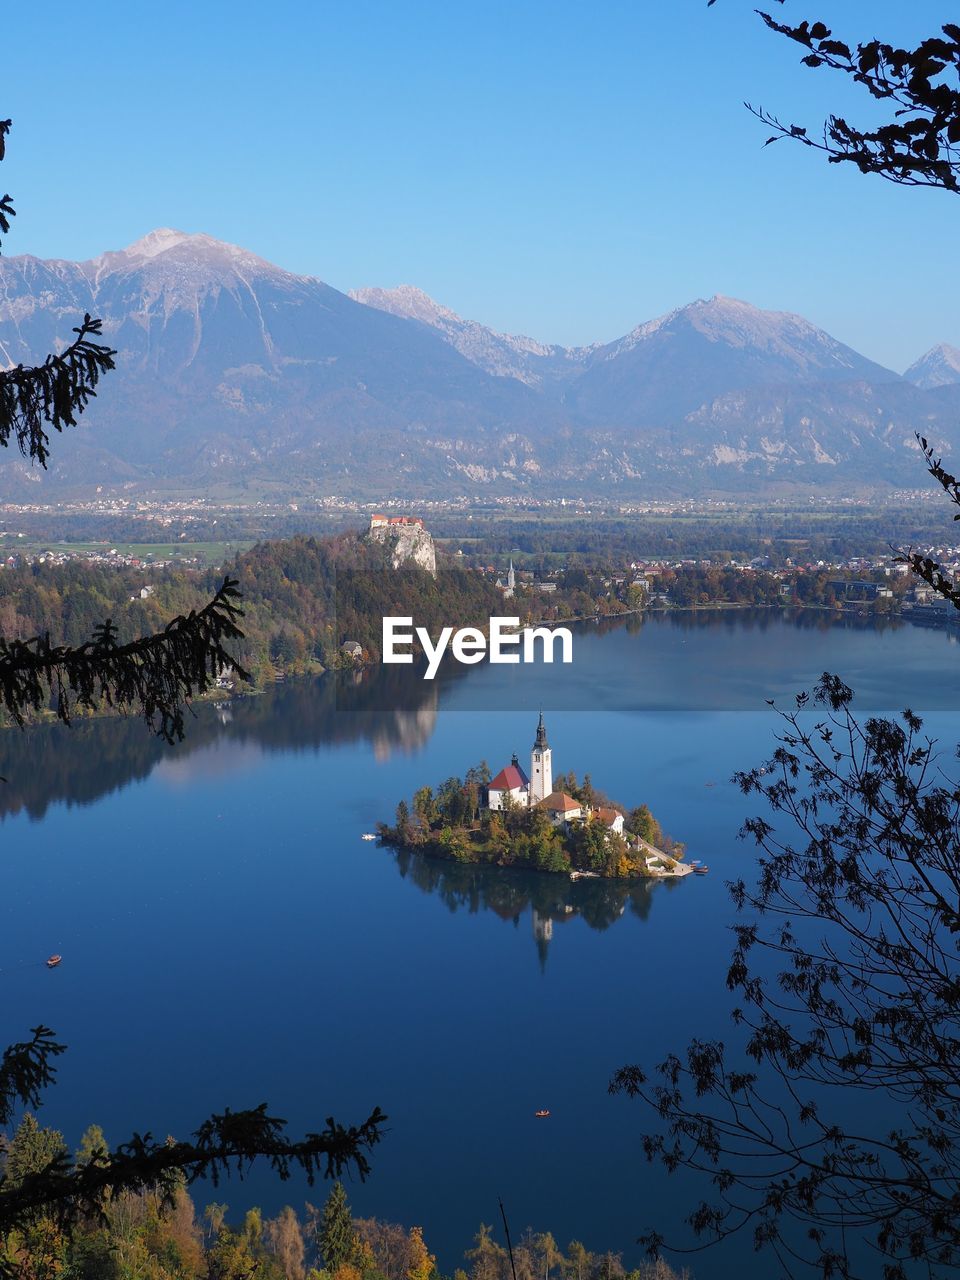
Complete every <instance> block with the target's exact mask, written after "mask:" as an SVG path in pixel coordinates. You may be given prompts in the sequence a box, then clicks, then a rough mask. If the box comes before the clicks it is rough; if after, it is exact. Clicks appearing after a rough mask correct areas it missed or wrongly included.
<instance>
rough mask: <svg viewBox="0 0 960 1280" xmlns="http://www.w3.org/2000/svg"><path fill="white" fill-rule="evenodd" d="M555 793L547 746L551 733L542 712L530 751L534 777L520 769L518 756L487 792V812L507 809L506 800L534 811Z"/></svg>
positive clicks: (499, 774) (550, 756)
mask: <svg viewBox="0 0 960 1280" xmlns="http://www.w3.org/2000/svg"><path fill="white" fill-rule="evenodd" d="M552 791H553V753H552V752H551V750H550V747H549V744H548V743H547V730H546V728H545V726H544V723H543V712H542V711H541V712H540V723H539V724H538V725H537V736H536V738H535V739H534V743H533V747H532V748H531V751H530V776H529V777H528V776H527V775H526V774H525V773H524V771H523V769H522V768H521V767H520V761H519V760H518V759H517V757H516V756H514V757H513V760H512V761H511V762H510V764H508V765H507V767H506V768H505V769H501V770H500V772H499V773H498V774H497V776H496V777H495V778H494V779H492V781H491V782H490V785H489V786H488V788H487V793H488V800H487V808H488V809H493V810H498V809H502V808H503V807H504V799H505V797H507V796H509V797H510V800H509V801H508V803H513V804H516V805H520V806H522V807H523V808H525V809H526V808H532V807H533V805H535V804H539V803H540V801H541V800H546V799H547V797H548V796H550V794H551V793H552Z"/></svg>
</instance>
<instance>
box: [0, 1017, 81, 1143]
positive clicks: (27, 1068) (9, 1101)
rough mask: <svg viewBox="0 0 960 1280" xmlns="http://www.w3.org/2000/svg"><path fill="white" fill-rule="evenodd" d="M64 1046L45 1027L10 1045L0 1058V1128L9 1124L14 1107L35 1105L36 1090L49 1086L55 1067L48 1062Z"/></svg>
mask: <svg viewBox="0 0 960 1280" xmlns="http://www.w3.org/2000/svg"><path fill="white" fill-rule="evenodd" d="M65 1049H66V1045H62V1044H58V1043H57V1041H56V1040H54V1038H53V1032H52V1031H51V1030H50V1028H49V1027H43V1026H40V1027H34V1028H33V1039H32V1040H25V1041H22V1042H21V1043H20V1044H12V1045H10V1046H9V1048H7V1049H5V1050H4V1053H3V1058H2V1059H0V1125H7V1124H9V1123H10V1120H11V1118H12V1117H13V1113H14V1111H15V1109H16V1107H17V1105H18V1104H22V1105H24V1106H28V1107H36V1106H39V1103H40V1090H41V1089H42V1088H44V1086H46V1085H48V1084H51V1083H52V1082H53V1078H54V1076H55V1075H56V1068H55V1067H53V1066H51V1064H50V1061H49V1060H50V1059H51V1058H56V1057H59V1055H60V1054H61V1053H63V1052H64V1051H65Z"/></svg>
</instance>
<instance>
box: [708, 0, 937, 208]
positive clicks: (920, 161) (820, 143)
mask: <svg viewBox="0 0 960 1280" xmlns="http://www.w3.org/2000/svg"><path fill="white" fill-rule="evenodd" d="M711 3H712V0H711ZM757 12H758V13H759V14H760V17H761V18H762V19H763V21H764V22H765V23H766V24H767V26H768V27H769V28H770V29H771V30H772V31H776V32H777V33H778V34H779V35H782V36H786V37H787V39H788V40H792V41H794V42H795V43H796V44H799V45H800V46H801V47H802V48H804V49H806V50H808V52H807V54H806V55H805V56H804V58H803V59H802V62H803V64H804V65H805V66H808V67H829V68H831V69H832V70H834V71H840V72H842V73H844V74H845V75H848V76H850V77H851V79H852V80H853V81H854V82H855V83H857V84H860V85H862V86H863V87H864V88H865V89H866V91H867V93H868V94H869V95H870V96H871V97H872V98H874V99H875V100H877V101H880V102H884V103H888V104H889V105H890V107H891V109H892V118H891V119H890V120H889V121H887V122H886V123H884V124H882V125H880V126H879V127H878V128H876V129H872V130H860V129H857V128H856V127H855V126H854V125H852V124H850V123H849V122H848V121H847V120H845V119H844V118H843V117H842V116H836V115H830V116H829V117H828V118H827V121H826V123H825V124H824V126H823V131H822V134H821V136H820V137H819V138H817V137H813V136H811V134H810V133H809V131H808V130H807V129H806V128H805V127H803V126H801V125H796V124H784V123H782V122H781V120H780V119H779V118H778V117H777V116H776V115H774V114H772V113H771V112H769V111H766V110H764V109H763V108H762V107H753V106H751V105H750V104H749V103H747V104H746V106H747V107H748V109H749V110H750V111H752V112H753V113H754V115H756V116H757V117H758V118H759V119H760V120H762V121H763V123H764V124H766V125H768V126H769V127H770V128H772V129H773V133H772V135H771V136H770V137H769V138H768V139H767V143H768V144H769V143H771V142H777V141H779V140H780V139H782V138H792V139H794V140H795V141H797V142H802V143H803V145H804V146H807V147H813V148H815V149H816V150H818V151H822V152H824V153H826V155H827V158H828V160H829V161H830V163H831V164H840V163H844V162H847V163H851V164H854V165H856V167H857V168H858V169H859V170H860V172H861V173H876V174H879V175H880V176H881V177H884V178H886V179H887V180H888V181H890V182H895V183H897V184H898V185H901V186H915V187H938V188H940V189H942V190H945V191H952V192H960V89H958V88H955V87H953V86H952V85H951V84H950V83H947V82H946V80H945V77H947V76H953V77H956V76H957V73H958V71H960V26H958V25H956V24H954V23H945V24H944V25H943V26H942V27H941V32H942V35H939V36H931V37H929V38H928V39H926V40H922V41H921V42H920V43H919V44H918V45H917V47H916V48H915V49H901V48H898V47H897V46H895V45H891V44H886V43H884V42H883V41H881V40H870V41H867V42H865V43H863V44H858V45H857V46H856V48H855V49H851V47H850V46H849V45H848V44H845V43H844V42H843V41H842V40H835V39H834V38H833V33H832V32H831V30H830V29H829V28H828V27H827V26H826V24H825V23H823V22H809V21H804V22H801V23H799V24H798V25H796V26H793V25H791V24H790V23H785V22H778V21H777V20H776V19H775V18H773V17H771V15H770V14H768V13H762V12H760V11H759V10H758V11H757Z"/></svg>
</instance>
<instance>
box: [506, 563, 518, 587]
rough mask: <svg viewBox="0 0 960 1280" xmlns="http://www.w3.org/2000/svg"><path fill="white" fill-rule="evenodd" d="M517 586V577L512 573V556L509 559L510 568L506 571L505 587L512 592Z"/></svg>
mask: <svg viewBox="0 0 960 1280" xmlns="http://www.w3.org/2000/svg"><path fill="white" fill-rule="evenodd" d="M516 585H517V575H516V574H515V573H514V571H513V556H511V557H510V568H509V569H508V570H507V586H508V587H509V588H510V590H511V591H512V590H513V589H514V587H515V586H516Z"/></svg>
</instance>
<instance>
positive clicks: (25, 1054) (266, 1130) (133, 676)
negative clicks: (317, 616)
mask: <svg viewBox="0 0 960 1280" xmlns="http://www.w3.org/2000/svg"><path fill="white" fill-rule="evenodd" d="M10 126H11V122H10V120H2V121H0V160H2V159H3V155H4V150H5V145H6V138H7V135H8V133H9V130H10ZM14 213H15V211H14V208H13V204H12V200H11V197H10V196H9V195H4V196H3V197H2V198H0V232H2V234H3V235H6V234H7V233H8V232H9V230H10V219H11V218H12V217H13V216H14ZM74 332H75V333H76V335H77V337H76V339H75V341H74V342H73V343H72V344H71V345H70V346H69V347H68V348H67V349H66V350H65V351H63V352H61V353H59V354H52V355H48V356H47V357H46V359H45V360H44V361H43V363H42V364H38V365H36V366H34V367H25V366H24V365H18V366H17V367H15V368H13V369H6V370H3V371H2V372H0V444H2V445H4V446H8V445H9V444H10V442H11V440H13V441H15V442H16V444H17V445H18V446H19V448H20V451H21V453H22V454H23V455H24V457H26V458H29V459H30V460H31V461H32V462H35V463H37V464H39V465H40V466H41V467H44V468H45V467H46V465H47V460H48V457H49V446H50V437H49V432H50V431H51V430H53V431H58V432H62V431H63V430H64V428H65V427H72V426H76V424H77V420H78V417H79V415H80V414H81V413H82V412H83V410H84V409H85V408H86V407H87V405H88V403H89V401H90V399H91V398H92V397H93V396H95V395H96V389H97V386H98V384H99V382H100V378H101V376H102V375H104V374H105V373H108V372H109V371H110V370H112V369H113V368H114V356H115V355H116V352H115V351H113V350H111V349H110V348H109V347H108V346H106V345H105V344H104V343H101V342H99V341H97V339H98V338H99V337H100V333H101V325H100V321H99V320H94V319H92V318H91V317H90V316H89V315H87V316H85V317H84V319H83V321H82V323H81V324H80V325H79V326H78V327H77V328H76V329H75V330H74ZM237 601H238V592H237V589H236V583H234V582H233V581H232V580H230V579H229V578H227V579H225V580H224V582H223V585H222V586H221V588H220V590H219V591H218V592H217V593H216V595H215V596H214V598H213V599H212V600H211V601H210V603H209V604H208V605H207V606H206V607H205V608H203V609H201V610H199V611H197V612H192V613H190V614H189V615H187V616H185V617H179V618H175V619H174V620H173V621H172V622H170V623H169V624H168V625H167V626H166V628H165V629H164V630H163V631H161V632H160V633H158V634H156V635H150V636H145V637H143V638H141V639H137V640H134V641H131V642H128V643H121V642H120V640H119V638H118V635H117V631H116V629H115V627H114V626H113V624H112V622H110V621H109V620H108V621H105V622H104V623H103V624H102V625H101V626H99V627H97V629H96V630H95V631H94V633H93V636H92V637H91V639H90V640H88V641H87V642H86V643H85V644H82V645H80V646H75V647H68V646H63V645H55V644H53V643H51V641H50V638H49V636H46V635H41V636H37V637H35V638H34V639H32V640H26V641H20V640H8V639H6V638H5V637H2V636H0V697H2V700H3V704H4V705H5V707H6V709H7V711H8V712H9V714H10V715H11V716H12V717H13V719H14V721H15V722H16V723H17V724H18V725H21V726H22V725H23V723H24V719H25V716H26V714H27V713H28V712H36V711H39V710H41V709H42V708H45V707H47V706H51V707H52V709H53V710H54V711H55V712H56V715H57V716H58V717H59V718H60V720H62V721H64V722H65V723H67V724H69V723H70V722H71V719H72V718H73V717H74V716H75V714H76V713H77V711H81V712H83V711H88V710H95V709H97V708H98V707H100V706H103V705H106V706H109V707H114V708H117V709H119V710H121V711H136V712H138V713H139V714H140V715H142V716H143V718H144V720H145V721H146V723H147V724H148V725H149V726H150V727H151V728H153V729H154V731H155V732H156V733H158V734H159V735H160V736H161V737H162V738H164V739H165V740H167V741H170V742H172V741H174V740H175V739H177V738H180V737H182V735H183V720H184V711H185V707H186V705H187V702H188V700H189V699H190V698H191V697H192V696H194V695H196V694H199V693H203V692H204V691H205V690H207V689H208V688H209V687H210V685H211V684H212V682H213V681H214V680H215V679H216V677H217V675H218V674H219V672H220V671H221V670H222V669H223V667H225V666H232V667H234V668H235V669H236V668H238V663H237V661H236V659H235V657H234V656H233V655H231V654H230V653H229V652H228V651H227V650H226V648H225V647H224V645H225V643H226V642H229V641H231V640H237V639H240V638H242V634H243V633H242V632H241V630H240V628H239V625H238V618H239V617H240V613H241V611H240V608H239V605H238V603H237ZM240 673H241V675H245V674H246V673H244V672H242V670H241V672H240ZM64 1049H65V1046H64V1045H62V1044H60V1043H59V1042H58V1041H57V1040H56V1038H55V1035H54V1033H53V1031H51V1030H50V1029H49V1028H48V1027H44V1026H38V1027H35V1028H34V1029H33V1032H32V1035H31V1037H30V1039H29V1040H24V1041H22V1042H20V1043H18V1044H13V1045H10V1046H9V1047H8V1048H7V1049H6V1050H5V1052H4V1053H3V1056H2V1059H0V1130H2V1129H6V1128H7V1127H8V1126H9V1125H10V1124H11V1122H12V1121H13V1119H14V1117H15V1115H16V1114H17V1112H18V1110H19V1109H20V1108H22V1107H33V1108H35V1107H37V1106H38V1105H39V1103H40V1095H41V1092H42V1090H43V1089H44V1088H45V1087H46V1086H47V1085H49V1084H51V1083H52V1082H53V1080H54V1077H55V1074H56V1067H55V1060H56V1059H57V1058H58V1057H59V1056H60V1055H61V1054H62V1053H63V1052H64ZM384 1119H385V1117H384V1116H383V1114H382V1113H381V1112H380V1110H379V1108H377V1109H375V1110H374V1111H373V1112H372V1113H371V1115H370V1116H369V1117H368V1118H367V1119H366V1120H365V1121H363V1123H362V1124H360V1125H356V1126H350V1127H345V1126H343V1125H341V1124H339V1123H338V1122H337V1121H335V1120H334V1119H332V1118H329V1119H327V1121H326V1124H325V1127H324V1128H323V1129H322V1130H321V1131H319V1132H316V1133H308V1134H306V1135H305V1137H303V1138H302V1139H298V1140H291V1139H290V1138H289V1137H287V1135H286V1122H285V1121H284V1120H281V1119H279V1118H278V1117H276V1116H273V1115H271V1114H270V1113H269V1112H268V1110H267V1106H266V1104H262V1105H261V1106H259V1107H256V1108H253V1109H252V1110H245V1111H237V1112H233V1111H230V1110H229V1109H227V1110H225V1111H223V1112H222V1113H219V1114H214V1115H212V1116H211V1117H210V1118H209V1119H207V1120H205V1121H204V1122H203V1123H202V1124H201V1125H200V1126H199V1128H198V1129H197V1130H196V1132H195V1133H194V1134H193V1135H192V1136H191V1139H190V1141H180V1142H176V1141H173V1140H167V1141H157V1140H156V1139H154V1138H153V1136H152V1135H151V1134H149V1133H147V1134H144V1135H140V1134H134V1136H133V1137H132V1138H131V1139H130V1141H129V1142H126V1143H123V1144H121V1145H119V1146H117V1147H115V1148H113V1149H112V1150H111V1149H109V1148H108V1147H107V1146H106V1145H101V1146H99V1147H97V1148H96V1149H95V1150H93V1151H90V1152H87V1153H86V1154H85V1156H84V1158H83V1159H74V1158H73V1157H72V1156H71V1155H70V1153H69V1152H68V1151H67V1149H66V1147H65V1146H63V1145H62V1144H59V1143H53V1144H52V1146H50V1148H49V1150H46V1149H42V1150H41V1148H42V1142H41V1140H40V1138H39V1137H38V1136H37V1135H36V1134H33V1133H32V1130H30V1129H29V1126H28V1129H27V1130H26V1131H24V1135H23V1138H22V1141H21V1143H20V1147H18V1146H17V1145H16V1144H14V1146H13V1147H12V1148H10V1149H9V1150H8V1152H7V1155H6V1158H5V1160H4V1162H3V1168H2V1171H0V1246H2V1247H3V1249H4V1255H5V1256H0V1274H4V1275H11V1276H12V1275H15V1274H17V1273H18V1271H19V1265H18V1262H17V1257H16V1250H15V1249H14V1251H13V1253H11V1252H10V1250H9V1248H8V1247H7V1246H8V1245H9V1244H10V1241H11V1239H12V1238H15V1235H16V1232H17V1231H18V1230H20V1229H23V1228H25V1227H27V1226H29V1224H30V1223H31V1222H33V1221H35V1220H36V1219H37V1217H38V1216H39V1215H43V1216H44V1217H45V1218H48V1219H50V1220H51V1221H53V1222H55V1223H56V1224H57V1225H58V1226H59V1227H61V1228H65V1229H69V1228H70V1227H71V1226H72V1225H74V1224H76V1223H77V1222H78V1221H81V1220H82V1219H84V1218H85V1217H86V1216H87V1215H89V1214H91V1213H93V1214H95V1213H96V1212H98V1211H99V1210H100V1209H101V1208H102V1207H103V1206H104V1204H105V1203H107V1201H108V1200H109V1199H110V1198H111V1197H113V1196H116V1195H118V1194H119V1193H121V1192H123V1191H144V1190H146V1189H151V1188H157V1189H159V1191H160V1192H161V1194H162V1195H164V1196H167V1197H171V1198H172V1197H173V1196H174V1195H175V1194H176V1189H177V1188H178V1187H180V1186H182V1185H183V1182H184V1179H186V1180H187V1181H188V1182H192V1181H194V1180H196V1179H198V1178H210V1179H212V1181H213V1182H214V1184H216V1183H217V1182H218V1180H219V1179H220V1177H222V1176H223V1175H225V1174H227V1173H229V1172H230V1171H231V1170H233V1171H236V1172H238V1173H240V1174H241V1175H242V1173H243V1172H244V1170H245V1169H246V1168H247V1167H248V1166H249V1164H250V1162H251V1161H252V1160H255V1159H257V1158H262V1159H265V1160H267V1161H268V1162H269V1163H270V1165H271V1166H272V1168H273V1169H274V1170H275V1171H276V1173H277V1174H278V1176H279V1177H281V1178H287V1177H289V1175H290V1173H291V1171H292V1170H294V1169H300V1170H302V1171H303V1173H305V1174H306V1177H307V1179H308V1181H309V1182H310V1183H311V1184H312V1182H313V1181H314V1179H315V1177H316V1176H317V1175H318V1174H320V1175H323V1176H335V1175H339V1174H340V1173H341V1172H342V1171H344V1170H346V1169H352V1170H354V1171H356V1172H357V1173H358V1174H359V1176H360V1177H361V1178H362V1177H364V1176H365V1175H366V1173H367V1172H368V1169H369V1164H368V1158H367V1153H368V1152H369V1151H370V1149H371V1148H372V1147H373V1146H374V1145H375V1144H376V1143H377V1142H378V1141H379V1139H380V1136H381V1133H382V1128H383V1122H384ZM28 1139H29V1141H28ZM38 1143H40V1146H39V1147H38V1145H37V1144H38ZM21 1149H23V1151H24V1152H26V1151H27V1149H29V1159H26V1156H25V1157H24V1160H21V1159H20V1154H21ZM25 1161H26V1162H25Z"/></svg>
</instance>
